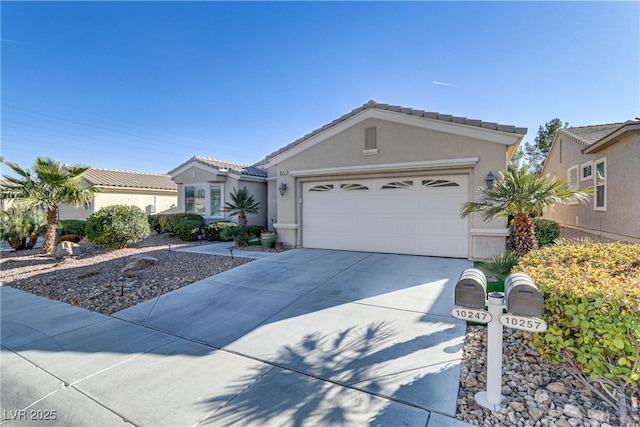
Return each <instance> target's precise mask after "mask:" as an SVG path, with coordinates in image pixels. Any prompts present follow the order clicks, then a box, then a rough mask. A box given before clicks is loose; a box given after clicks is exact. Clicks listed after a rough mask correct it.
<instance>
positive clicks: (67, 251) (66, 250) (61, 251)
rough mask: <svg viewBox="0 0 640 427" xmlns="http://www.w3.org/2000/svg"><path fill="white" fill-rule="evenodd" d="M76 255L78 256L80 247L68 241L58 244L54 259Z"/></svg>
mask: <svg viewBox="0 0 640 427" xmlns="http://www.w3.org/2000/svg"><path fill="white" fill-rule="evenodd" d="M78 255H80V245H78V244H77V243H73V242H69V241H65V242H60V243H58V245H57V246H56V250H55V252H54V257H55V258H65V257H70V256H78Z"/></svg>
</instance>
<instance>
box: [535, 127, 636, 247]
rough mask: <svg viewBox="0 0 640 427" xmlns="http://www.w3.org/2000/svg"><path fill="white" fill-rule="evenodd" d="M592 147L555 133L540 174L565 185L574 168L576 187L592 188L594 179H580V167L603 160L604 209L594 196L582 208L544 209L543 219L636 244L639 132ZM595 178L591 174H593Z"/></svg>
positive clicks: (580, 206) (624, 134)
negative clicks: (596, 202) (576, 174)
mask: <svg viewBox="0 0 640 427" xmlns="http://www.w3.org/2000/svg"><path fill="white" fill-rule="evenodd" d="M603 142H605V143H604V144H594V145H593V146H592V147H589V148H587V147H585V146H584V145H582V144H580V143H578V142H576V141H574V140H572V139H571V138H570V137H569V136H568V135H567V134H565V133H563V132H559V133H558V135H557V136H556V139H555V140H554V143H553V146H552V148H551V151H550V153H549V156H548V158H547V161H546V163H545V167H544V170H543V175H544V176H547V177H549V178H551V179H553V178H556V179H559V180H562V181H565V182H567V180H568V177H567V171H568V170H569V168H571V167H573V166H578V174H579V177H578V183H579V187H580V188H587V187H590V188H592V189H593V188H595V187H594V178H591V179H587V180H583V179H581V178H582V166H583V165H587V164H590V163H591V164H593V171H595V164H596V162H599V161H601V160H605V165H606V190H605V207H604V209H598V208H596V206H595V196H592V199H591V200H590V201H589V202H588V203H587V204H586V205H581V204H579V205H556V206H553V207H549V208H546V209H545V210H544V212H543V216H544V218H547V219H551V220H553V221H557V222H558V223H559V224H561V225H566V226H569V227H575V228H579V229H583V230H585V231H588V232H590V233H594V234H597V235H602V236H605V237H609V238H613V239H619V240H623V241H629V242H635V243H639V242H640V131H639V130H632V131H627V132H624V133H621V134H620V135H618V136H616V137H614V138H610V139H609V140H606V141H603ZM594 176H595V174H594Z"/></svg>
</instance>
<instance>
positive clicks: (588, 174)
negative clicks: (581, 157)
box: [580, 162, 593, 181]
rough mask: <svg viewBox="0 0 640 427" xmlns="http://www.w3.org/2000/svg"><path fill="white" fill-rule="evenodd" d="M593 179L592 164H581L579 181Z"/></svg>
mask: <svg viewBox="0 0 640 427" xmlns="http://www.w3.org/2000/svg"><path fill="white" fill-rule="evenodd" d="M592 177H593V162H588V163H583V164H582V173H581V174H580V181H586V180H588V179H591V178H592Z"/></svg>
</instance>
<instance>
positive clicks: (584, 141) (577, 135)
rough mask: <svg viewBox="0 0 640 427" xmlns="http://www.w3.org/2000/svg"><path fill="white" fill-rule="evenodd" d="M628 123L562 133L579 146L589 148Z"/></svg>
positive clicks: (564, 130)
mask: <svg viewBox="0 0 640 427" xmlns="http://www.w3.org/2000/svg"><path fill="white" fill-rule="evenodd" d="M628 123H629V122H626V123H608V124H604V125H593V126H576V127H569V128H564V129H560V132H562V133H564V134H565V135H567V136H568V137H569V138H570V139H572V140H573V141H575V142H577V143H578V144H581V145H582V146H584V147H589V146H590V145H592V144H594V143H595V142H597V141H599V140H601V139H602V138H604V137H605V136H607V135H609V134H611V133H613V132H615V131H616V130H618V129H620V128H621V127H622V126H625V125H626V124H628Z"/></svg>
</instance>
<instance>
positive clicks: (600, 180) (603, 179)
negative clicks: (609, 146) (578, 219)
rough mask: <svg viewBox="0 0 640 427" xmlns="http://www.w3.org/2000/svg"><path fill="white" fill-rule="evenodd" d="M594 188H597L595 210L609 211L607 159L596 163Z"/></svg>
mask: <svg viewBox="0 0 640 427" xmlns="http://www.w3.org/2000/svg"><path fill="white" fill-rule="evenodd" d="M593 186H594V187H595V188H596V194H595V198H594V204H595V205H594V209H595V210H597V211H606V210H607V159H606V158H605V159H599V160H596V161H595V174H594V176H593Z"/></svg>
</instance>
